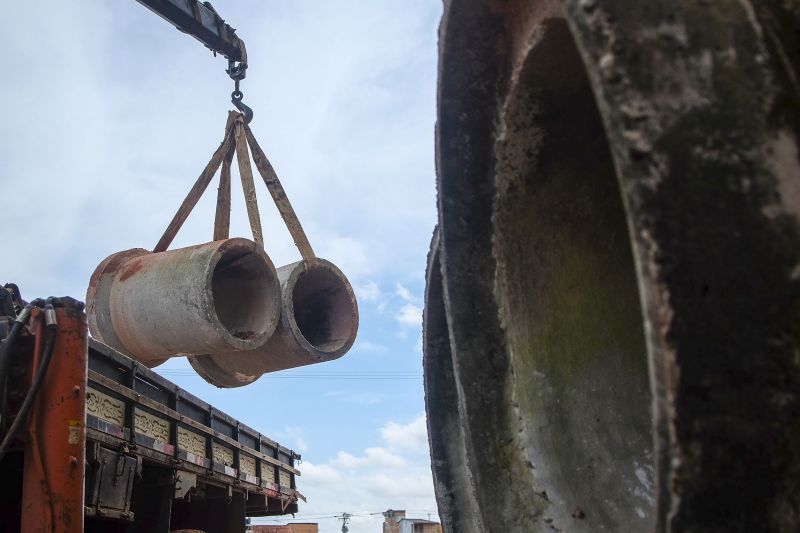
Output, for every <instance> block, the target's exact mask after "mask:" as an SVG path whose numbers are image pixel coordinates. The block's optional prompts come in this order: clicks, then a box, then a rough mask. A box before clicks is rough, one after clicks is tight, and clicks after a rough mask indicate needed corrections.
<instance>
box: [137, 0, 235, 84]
mask: <svg viewBox="0 0 800 533" xmlns="http://www.w3.org/2000/svg"><path fill="white" fill-rule="evenodd" d="M137 1H138V2H139V3H140V4H142V5H143V6H145V7H147V8H148V9H150V10H151V11H153V12H154V13H156V14H157V15H159V16H161V17H162V18H164V19H165V20H167V21H169V22H170V23H172V24H173V25H174V26H175V27H176V28H178V29H179V30H180V31H182V32H184V33H187V34H189V35H191V36H192V37H194V38H195V39H197V40H198V41H200V42H201V43H203V44H204V45H205V46H206V47H208V48H209V49H211V50H212V51H214V52H216V53H219V54H222V55H223V56H225V57H226V58H227V59H228V60H229V61H232V62H241V63H243V64H245V65H246V63H247V52H246V51H245V47H244V42H243V41H242V40H241V39H240V38H239V37H238V36H237V35H236V30H235V29H233V28H232V27H230V25H228V24H226V23H225V21H224V20H223V19H222V17H220V16H219V14H218V13H217V12H216V10H214V8H213V7H212V6H211V4H210V3H209V2H199V1H198V0H137ZM242 74H244V69H242ZM243 77H244V76H243V75H241V76H240V79H241V78H243Z"/></svg>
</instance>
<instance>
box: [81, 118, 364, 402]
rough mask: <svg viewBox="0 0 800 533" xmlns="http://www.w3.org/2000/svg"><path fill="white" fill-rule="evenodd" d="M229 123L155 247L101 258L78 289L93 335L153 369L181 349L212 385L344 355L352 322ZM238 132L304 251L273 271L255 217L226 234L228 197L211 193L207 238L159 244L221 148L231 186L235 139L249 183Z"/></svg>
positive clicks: (339, 289) (348, 304) (336, 282)
mask: <svg viewBox="0 0 800 533" xmlns="http://www.w3.org/2000/svg"><path fill="white" fill-rule="evenodd" d="M232 117H233V115H232ZM235 122H236V121H232V120H231V118H229V121H228V125H227V126H226V137H225V140H223V143H222V144H221V145H220V148H219V149H218V150H217V152H216V153H215V154H214V156H212V159H211V162H209V165H208V166H207V167H206V169H205V170H204V171H203V173H202V174H201V175H200V178H199V179H198V182H197V183H196V184H195V186H194V187H193V189H192V191H190V193H189V195H188V196H187V198H186V200H184V203H183V205H182V206H181V208H180V209H179V210H178V213H176V215H175V217H174V218H173V221H172V223H171V224H170V226H169V227H168V228H167V230H166V231H165V233H164V236H163V237H162V238H161V240H160V241H159V243H158V244H157V245H156V247H155V248H154V250H153V252H149V251H147V250H144V249H141V248H136V249H132V250H125V251H122V252H118V253H115V254H113V255H111V256H109V257H108V258H106V259H105V260H104V261H103V262H101V263H100V265H99V266H98V267H97V269H96V270H95V272H94V274H93V275H92V277H91V280H90V283H89V289H88V291H87V295H86V303H87V311H88V318H89V331H90V332H91V334H92V336H93V337H94V338H95V339H97V340H100V341H101V342H103V343H105V344H107V345H108V346H110V347H112V348H114V349H116V350H118V351H120V352H122V353H124V354H126V355H128V356H130V357H132V358H133V359H136V360H137V361H140V362H142V363H143V364H145V365H147V366H149V367H154V366H157V365H159V364H161V363H163V362H164V361H166V360H167V359H168V358H170V357H175V356H188V358H189V361H190V363H191V365H192V367H193V368H194V369H195V370H196V371H197V372H198V373H199V374H200V375H201V376H202V377H203V378H204V379H205V380H206V381H208V382H209V383H212V384H213V385H216V386H218V387H239V386H242V385H247V384H249V383H252V382H253V381H255V380H256V379H258V378H259V377H260V376H261V375H262V374H264V373H266V372H274V371H277V370H283V369H287V368H294V367H298V366H303V365H309V364H314V363H321V362H325V361H330V360H333V359H336V358H338V357H341V356H342V355H344V354H345V353H346V352H347V351H348V350H349V349H350V347H351V346H352V345H353V342H354V341H355V337H356V332H357V330H358V307H357V304H356V299H355V295H354V293H353V289H352V287H351V286H350V283H349V282H348V281H347V278H346V277H345V276H344V274H342V272H341V271H340V270H339V269H338V268H337V267H336V266H335V265H334V264H332V263H330V262H329V261H326V260H324V259H321V258H318V257H316V256H314V253H313V251H312V249H311V246H310V244H309V243H308V239H307V238H306V236H305V234H304V233H303V230H302V227H301V226H300V223H299V221H298V220H297V217H296V215H295V214H294V211H293V210H292V208H291V205H289V203H288V200H287V198H286V195H285V192H284V191H283V188H282V187H281V185H280V181H279V180H278V178H277V175H275V172H274V170H273V169H272V166H271V165H270V164H269V161H268V160H267V159H266V156H264V154H263V152H262V151H261V149H260V148H259V147H258V144H257V143H256V142H255V139H254V138H253V137H252V132H251V131H250V130H249V127H247V125H246V123H244V122H242V121H241V120H239V123H238V124H236V123H235ZM234 128H241V129H239V130H235V129H234ZM234 131H235V132H236V134H235V138H236V139H235V141H234ZM245 134H246V135H247V140H248V142H249V143H250V147H251V149H252V150H253V156H254V161H255V163H256V166H257V168H258V170H259V172H260V173H261V175H262V177H263V178H264V181H265V183H266V185H267V187H268V189H269V191H270V193H271V194H272V197H273V199H274V200H275V203H276V205H277V206H278V209H279V211H280V212H281V215H282V216H283V218H284V221H285V222H286V224H287V227H288V228H289V231H290V233H292V236H293V237H294V240H295V243H296V244H297V246H298V248H299V249H300V252H301V255H302V256H303V260H301V261H298V262H296V263H291V264H289V265H286V266H283V267H280V268H278V269H276V268H275V266H274V265H273V263H272V261H271V260H270V258H269V256H268V255H267V253H266V252H265V250H264V247H263V240H262V239H261V235H260V223H258V224H257V225H254V224H253V218H252V217H251V226H252V229H253V233H254V237H255V242H254V241H251V240H248V239H242V238H228V223H227V218H226V215H227V214H228V213H229V209H230V207H229V206H230V196H229V194H228V195H227V203H226V202H225V201H218V204H217V205H218V211H217V220H216V221H215V231H214V239H215V240H214V241H213V242H210V243H206V244H200V245H197V246H191V247H188V248H180V249H176V250H170V251H167V250H166V248H167V247H168V246H169V244H170V242H171V241H172V239H173V238H174V236H175V234H176V233H177V231H178V229H179V228H180V226H181V225H182V223H183V221H184V220H185V219H186V217H188V215H189V212H190V211H191V209H192V208H193V207H194V205H196V203H197V200H198V199H199V197H200V195H202V193H203V191H204V190H205V188H206V187H207V185H208V183H209V182H210V181H211V178H212V177H213V175H214V173H215V172H216V169H217V167H218V166H219V164H220V162H221V161H222V156H225V157H226V160H225V163H226V164H225V165H223V167H222V178H221V182H222V186H221V187H220V191H223V190H224V188H225V186H226V185H227V187H229V185H230V180H229V178H230V176H229V174H228V175H227V176H226V173H229V171H230V168H229V166H230V159H231V158H232V155H233V149H232V146H233V143H234V142H236V149H237V151H238V152H239V156H240V161H239V162H240V170H241V172H240V173H241V174H242V176H243V179H244V178H245V174H248V177H249V179H250V180H251V184H252V174H251V173H250V172H249V168H247V170H246V171H245V168H242V165H241V164H242V159H241V156H242V146H243V143H244V136H245ZM244 150H245V151H246V148H244ZM218 156H219V157H218ZM215 165H216V166H215ZM246 167H249V165H247V166H246ZM226 178H227V180H228V181H227V184H226V183H225V180H226ZM228 190H229V189H228ZM221 196H223V195H222V194H221ZM220 206H221V208H220ZM249 208H250V206H248V210H249ZM255 209H256V213H257V207H255ZM250 214H252V213H250Z"/></svg>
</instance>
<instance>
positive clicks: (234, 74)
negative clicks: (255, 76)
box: [226, 59, 253, 124]
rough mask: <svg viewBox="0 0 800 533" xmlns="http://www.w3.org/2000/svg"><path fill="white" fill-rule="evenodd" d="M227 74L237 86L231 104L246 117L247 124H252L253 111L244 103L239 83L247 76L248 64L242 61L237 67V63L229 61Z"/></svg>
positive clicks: (232, 94)
mask: <svg viewBox="0 0 800 533" xmlns="http://www.w3.org/2000/svg"><path fill="white" fill-rule="evenodd" d="M226 72H227V73H228V76H230V77H231V79H232V80H233V82H234V84H235V85H234V89H233V92H232V93H231V103H232V104H233V106H234V107H235V108H236V109H238V110H239V112H240V113H242V114H243V115H244V121H245V123H246V124H250V121H251V120H253V110H252V109H250V107H249V106H247V105H245V103H244V102H242V98H243V97H244V95H243V94H242V91H240V90H239V82H240V81H241V80H243V79H244V78H245V75H246V74H247V63H246V62H245V61H240V62H239V64H238V65H237V64H236V61H234V60H233V59H228V69H227V70H226Z"/></svg>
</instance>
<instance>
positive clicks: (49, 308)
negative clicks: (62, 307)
mask: <svg viewBox="0 0 800 533" xmlns="http://www.w3.org/2000/svg"><path fill="white" fill-rule="evenodd" d="M44 318H45V323H46V325H45V333H44V349H43V352H44V353H43V354H42V361H41V363H39V368H37V369H36V376H35V377H34V378H33V383H32V384H31V388H30V389H28V393H27V394H26V395H25V399H24V400H23V401H22V405H21V406H20V408H19V411H18V412H17V416H16V417H15V418H14V421H13V422H12V423H11V427H10V428H8V432H7V433H6V436H5V438H4V439H3V442H2V443H0V461H2V460H3V457H5V455H6V452H7V451H8V448H9V447H10V446H11V443H12V442H14V437H15V435H16V434H17V432H18V431H19V429H20V427H22V423H23V422H24V421H25V419H26V418H27V417H28V412H29V411H30V409H31V406H32V405H33V401H34V400H35V399H36V395H37V394H38V392H39V389H40V388H41V387H42V383H43V382H44V377H45V375H46V374H47V368H48V367H49V366H50V360H51V359H52V358H53V349H54V348H55V344H56V335H57V333H58V331H57V330H58V327H57V324H56V321H55V310H54V309H53V305H52V304H51V303H48V304H47V305H46V306H45V316H44ZM9 336H10V335H9Z"/></svg>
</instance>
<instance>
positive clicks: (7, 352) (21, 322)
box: [0, 298, 44, 387]
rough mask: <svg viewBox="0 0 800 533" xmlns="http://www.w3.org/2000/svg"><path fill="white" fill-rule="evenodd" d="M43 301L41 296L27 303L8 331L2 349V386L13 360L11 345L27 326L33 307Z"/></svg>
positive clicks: (0, 366)
mask: <svg viewBox="0 0 800 533" xmlns="http://www.w3.org/2000/svg"><path fill="white" fill-rule="evenodd" d="M43 303H44V300H42V299H41V298H39V299H36V300H34V301H32V302H31V303H29V304H28V305H26V306H25V307H24V308H23V309H22V311H20V313H19V316H17V319H16V320H15V321H14V325H13V326H11V331H10V332H9V333H8V337H6V339H5V342H4V343H3V348H2V350H0V387H4V386H5V382H6V373H7V372H8V365H9V363H10V362H11V347H12V346H13V345H14V343H15V342H16V341H17V337H19V334H20V332H21V331H22V328H24V327H25V323H26V322H27V321H28V318H30V315H31V311H32V310H33V308H34V307H36V306H37V305H42V304H43Z"/></svg>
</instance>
